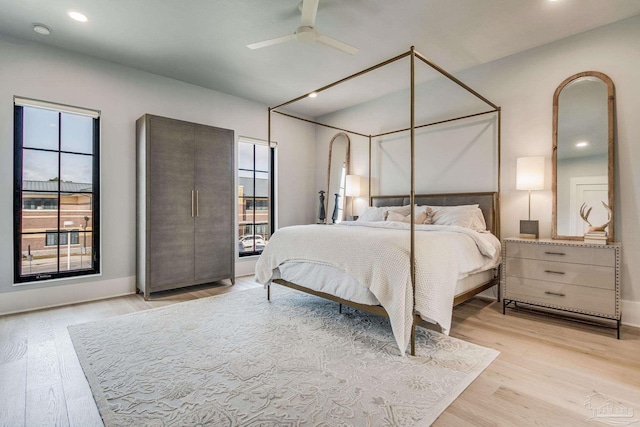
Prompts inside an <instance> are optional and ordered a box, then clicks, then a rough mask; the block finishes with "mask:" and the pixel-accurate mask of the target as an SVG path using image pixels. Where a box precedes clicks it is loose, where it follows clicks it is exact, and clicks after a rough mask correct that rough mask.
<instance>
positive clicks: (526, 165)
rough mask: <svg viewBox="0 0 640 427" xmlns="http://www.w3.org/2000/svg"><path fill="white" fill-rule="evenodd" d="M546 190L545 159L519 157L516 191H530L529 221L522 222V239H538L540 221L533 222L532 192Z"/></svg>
mask: <svg viewBox="0 0 640 427" xmlns="http://www.w3.org/2000/svg"><path fill="white" fill-rule="evenodd" d="M543 189H544V157H519V158H518V159H517V164H516V190H527V191H529V219H528V220H520V237H528V238H533V239H537V238H538V237H539V236H540V227H539V223H538V220H534V221H532V220H531V190H543Z"/></svg>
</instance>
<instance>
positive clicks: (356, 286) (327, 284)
mask: <svg viewBox="0 0 640 427" xmlns="http://www.w3.org/2000/svg"><path fill="white" fill-rule="evenodd" d="M497 265H498V262H497V260H495V261H494V262H491V263H489V264H487V265H486V266H484V267H483V268H482V269H481V271H477V272H474V273H472V274H469V275H467V276H465V277H462V278H460V279H458V281H457V282H456V290H455V296H459V295H462V294H463V293H465V292H467V291H469V290H471V289H473V288H475V287H476V286H479V285H481V284H483V283H486V282H488V281H489V280H491V278H492V277H493V268H495V267H497ZM275 278H281V279H283V280H286V281H287V282H291V283H295V284H296V285H300V286H302V287H305V288H308V289H311V290H314V291H316V292H324V293H327V294H331V295H335V296H337V297H339V298H342V299H345V300H347V301H352V302H356V303H359V304H366V305H379V304H380V302H379V301H378V299H377V298H376V297H375V296H374V295H373V294H372V293H371V291H370V290H369V289H368V288H367V287H365V286H364V285H362V284H361V283H360V282H358V280H356V279H355V278H354V277H353V276H351V275H350V274H349V273H346V272H344V271H342V270H340V269H338V268H335V267H332V266H329V265H324V264H315V263H309V262H296V261H292V262H285V263H283V264H282V265H280V267H278V272H276V274H275V276H274V279H275Z"/></svg>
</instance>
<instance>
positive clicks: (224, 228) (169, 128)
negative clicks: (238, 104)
mask: <svg viewBox="0 0 640 427" xmlns="http://www.w3.org/2000/svg"><path fill="white" fill-rule="evenodd" d="M136 137H137V138H136V139H137V199H138V200H137V250H136V261H137V268H136V270H137V272H136V273H137V279H136V280H137V288H138V290H139V291H140V292H143V293H144V297H145V299H147V298H148V297H149V294H150V293H151V292H157V291H163V290H167V289H174V288H181V287H184V286H191V285H197V284H202V283H209V282H214V281H216V280H221V279H231V281H232V283H233V282H234V276H235V247H236V245H235V244H234V242H235V239H236V230H235V221H234V211H235V210H234V201H235V198H234V197H235V192H234V188H233V186H234V149H233V147H234V146H233V141H234V137H233V131H232V130H228V129H220V128H216V127H212V126H205V125H200V124H195V123H189V122H184V121H180V120H173V119H168V118H166V117H158V116H153V115H149V114H145V115H144V116H142V117H140V118H139V119H138V120H137V122H136Z"/></svg>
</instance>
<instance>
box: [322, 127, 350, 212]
mask: <svg viewBox="0 0 640 427" xmlns="http://www.w3.org/2000/svg"><path fill="white" fill-rule="evenodd" d="M350 145H351V141H350V140H349V135H347V134H346V133H344V132H339V133H337V134H335V135H334V136H333V138H331V142H330V143H329V163H328V164H329V168H328V171H327V197H326V200H325V203H326V205H327V209H326V212H327V224H331V223H338V222H340V221H342V220H343V219H344V206H345V203H344V200H345V191H344V190H345V181H346V177H347V175H348V174H349V149H350Z"/></svg>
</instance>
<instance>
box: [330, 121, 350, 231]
mask: <svg viewBox="0 0 640 427" xmlns="http://www.w3.org/2000/svg"><path fill="white" fill-rule="evenodd" d="M341 136H343V137H344V138H345V139H346V140H347V149H346V151H347V153H346V156H345V160H344V164H345V176H346V175H349V164H350V155H351V154H350V153H351V139H349V135H347V134H346V133H344V132H338V133H336V134H335V135H333V138H331V141H330V142H329V163H328V164H327V193H326V194H327V198H326V199H325V201H324V205H325V206H324V211H325V212H326V214H325V222H326V224H329V219H330V218H331V213H330V212H329V201H330V199H331V197H333V195H330V194H329V189H330V188H331V153H332V152H333V142H334V141H335V140H336V139H338V138H339V137H341ZM343 203H344V201H343ZM342 216H343V218H341V219H342V220H344V208H343V209H342Z"/></svg>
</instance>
